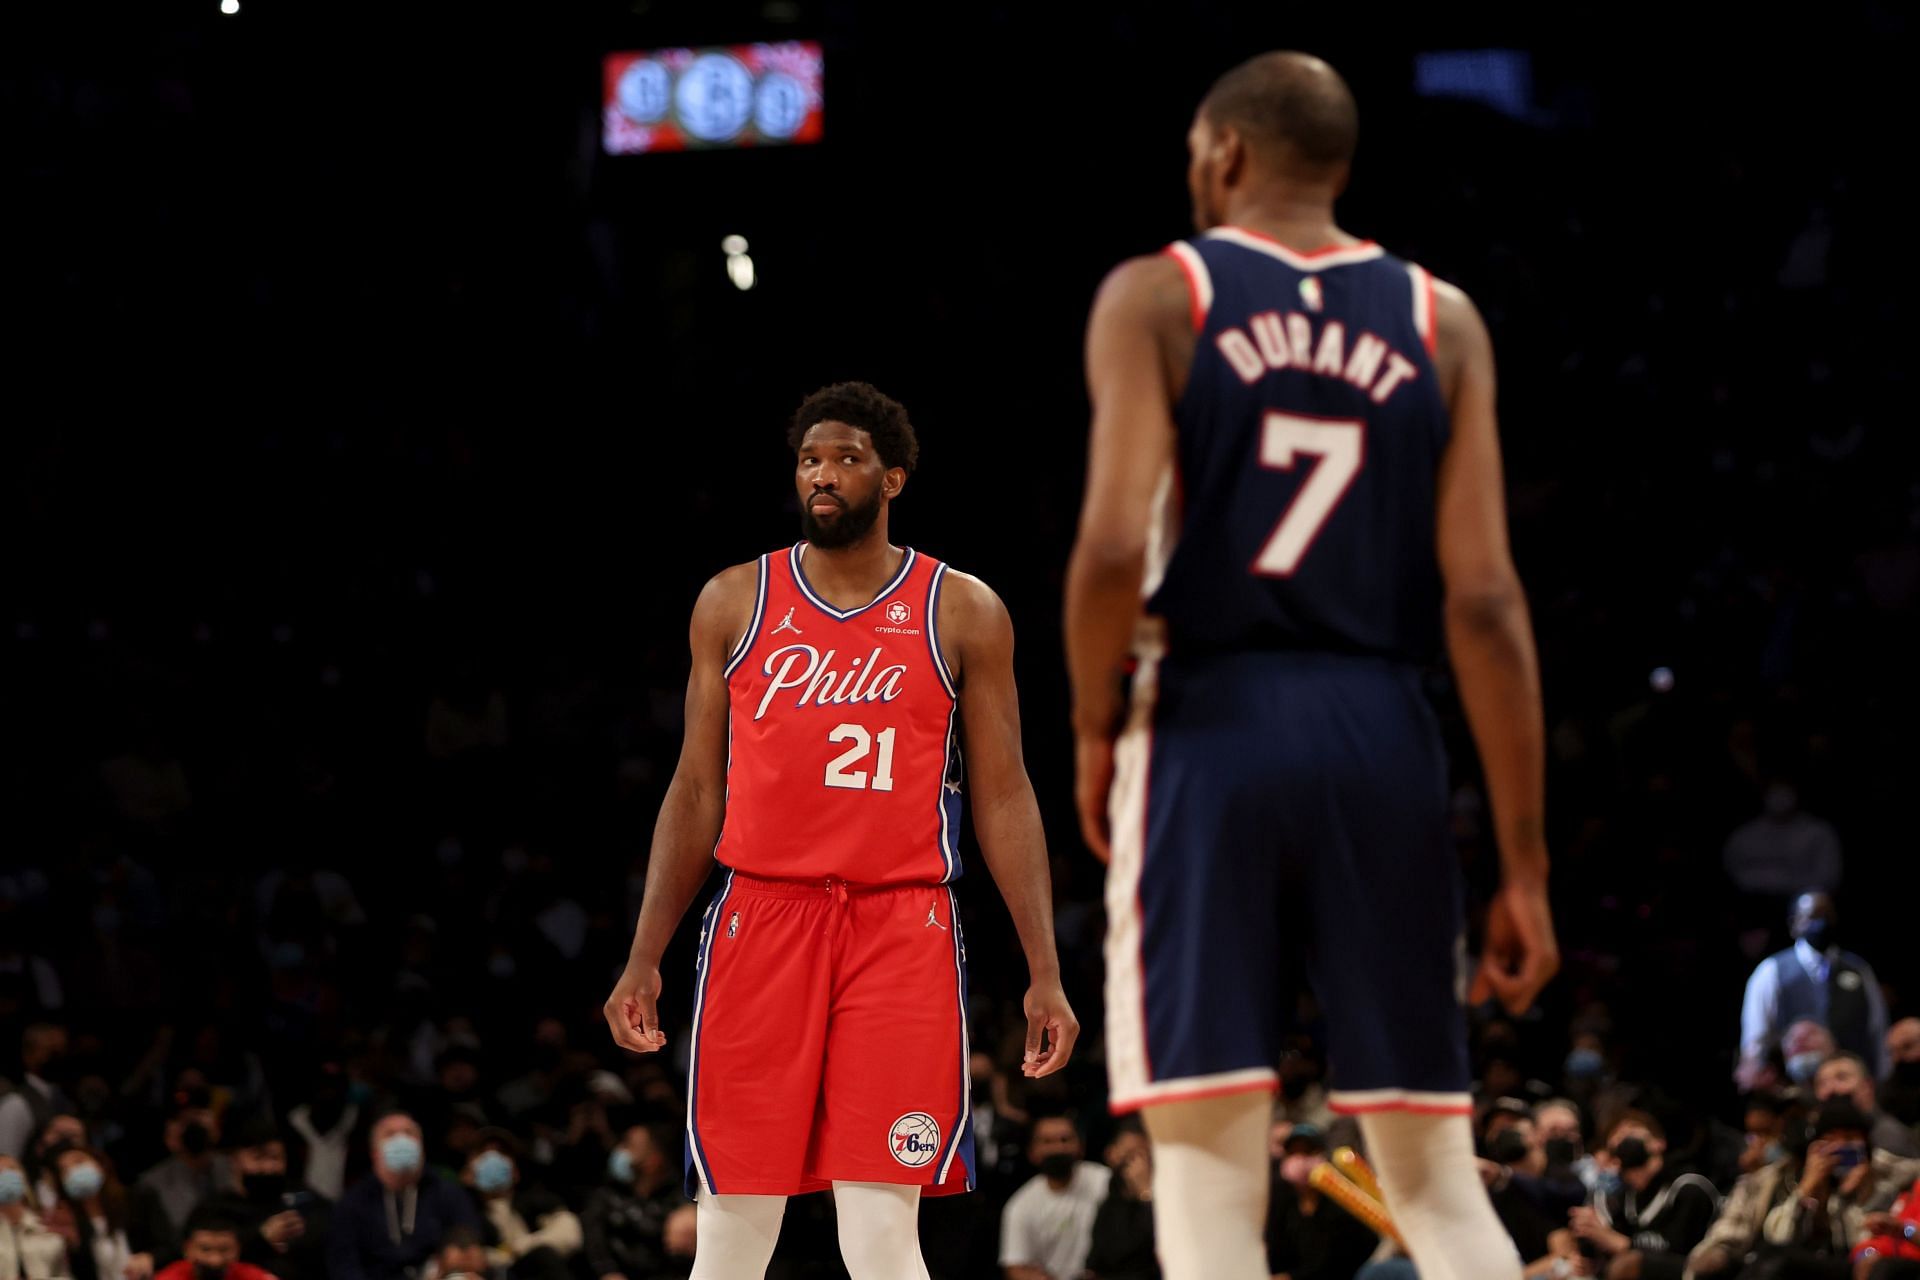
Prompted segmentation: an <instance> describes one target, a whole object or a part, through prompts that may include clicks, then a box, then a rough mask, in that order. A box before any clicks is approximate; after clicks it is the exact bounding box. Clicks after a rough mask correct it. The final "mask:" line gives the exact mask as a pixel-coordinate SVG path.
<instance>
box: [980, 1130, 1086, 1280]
mask: <svg viewBox="0 0 1920 1280" xmlns="http://www.w3.org/2000/svg"><path fill="white" fill-rule="evenodd" d="M1084 1151H1085V1147H1084V1146H1083V1145H1082V1143H1081V1140H1080V1130H1079V1128H1078V1127H1077V1126H1076V1125H1075V1123H1074V1119H1073V1117H1072V1116H1070V1115H1055V1116H1042V1117H1040V1118H1039V1119H1037V1120H1035V1121H1034V1122H1033V1136H1032V1137H1031V1138H1030V1139H1029V1140H1028V1143H1027V1158H1028V1159H1030V1160H1031V1161H1033V1163H1034V1164H1035V1165H1037V1166H1038V1167H1039V1169H1040V1172H1039V1173H1038V1174H1037V1175H1035V1176H1034V1177H1033V1178H1032V1179H1031V1180H1030V1181H1028V1183H1027V1184H1026V1185H1025V1186H1024V1187H1021V1188H1020V1189H1019V1190H1018V1191H1016V1192H1014V1193H1013V1197H1012V1198H1011V1199H1010V1200H1008V1201H1007V1207H1006V1210H1005V1212H1004V1213H1003V1214H1002V1215H1001V1218H1000V1266H1001V1268H1002V1269H1003V1271H1004V1272H1005V1275H1006V1280H1079V1277H1080V1273H1081V1272H1082V1271H1083V1270H1085V1269H1086V1265H1087V1253H1088V1251H1089V1250H1090V1249H1091V1248H1092V1247H1093V1219H1094V1217H1095V1216H1096V1215H1097V1214H1098V1213H1099V1212H1100V1204H1101V1202H1102V1201H1104V1200H1105V1199H1106V1198H1107V1188H1108V1183H1109V1182H1110V1181H1111V1179H1112V1173H1111V1171H1110V1170H1108V1169H1107V1168H1105V1167H1104V1166H1102V1165H1097V1164H1091V1163H1089V1162H1087V1161H1085V1160H1082V1159H1081V1158H1080V1157H1081V1155H1082V1153H1083V1152H1084Z"/></svg>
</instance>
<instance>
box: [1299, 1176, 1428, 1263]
mask: <svg viewBox="0 0 1920 1280" xmlns="http://www.w3.org/2000/svg"><path fill="white" fill-rule="evenodd" d="M1307 1184H1308V1185H1309V1186H1311V1187H1312V1188H1313V1189H1314V1190H1315V1191H1318V1192H1319V1193H1320V1194H1321V1195H1323V1196H1325V1197H1326V1198H1327V1199H1329V1200H1331V1201H1333V1202H1334V1203H1335V1204H1337V1205H1339V1206H1340V1207H1341V1208H1342V1209H1345V1210H1346V1211H1347V1212H1348V1213H1350V1214H1352V1215H1353V1216H1354V1217H1355V1218H1356V1219H1358V1220H1359V1222H1360V1223H1361V1225H1363V1226H1365V1227H1367V1228H1369V1229H1370V1230H1371V1231H1372V1232H1373V1233H1374V1234H1375V1235H1379V1236H1385V1237H1386V1238H1387V1239H1389V1240H1391V1241H1393V1242H1394V1243H1395V1244H1397V1245H1402V1246H1404V1245H1405V1244H1406V1241H1405V1240H1402V1239H1401V1238H1400V1232H1399V1231H1398V1230H1396V1229H1395V1228H1394V1225H1393V1219H1392V1218H1390V1217H1388V1216H1387V1210H1386V1206H1384V1205H1382V1204H1381V1203H1380V1202H1379V1201H1378V1200H1375V1199H1374V1198H1373V1197H1372V1196H1370V1195H1368V1194H1367V1193H1366V1192H1364V1191H1362V1190H1361V1189H1360V1188H1359V1187H1357V1186H1355V1185H1354V1184H1353V1183H1351V1182H1348V1181H1347V1180H1346V1179H1345V1178H1344V1177H1342V1176H1341V1175H1340V1173H1339V1171H1338V1170H1336V1169H1335V1168H1334V1167H1333V1166H1332V1165H1330V1164H1322V1165H1315V1166H1314V1170H1313V1172H1312V1173H1311V1174H1309V1175H1308V1176H1307Z"/></svg>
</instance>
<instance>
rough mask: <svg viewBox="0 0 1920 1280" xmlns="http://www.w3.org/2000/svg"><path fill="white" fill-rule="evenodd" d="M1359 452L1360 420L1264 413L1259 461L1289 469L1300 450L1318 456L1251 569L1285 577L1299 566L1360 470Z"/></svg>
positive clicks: (1363, 442) (1363, 440) (1361, 443)
mask: <svg viewBox="0 0 1920 1280" xmlns="http://www.w3.org/2000/svg"><path fill="white" fill-rule="evenodd" d="M1365 453H1366V424H1364V423H1362V422H1359V421H1356V420H1352V419H1329V418H1303V417H1299V416H1298V415H1296V414H1291V413H1269V414H1267V416H1266V418H1265V419H1263V420H1262V422H1261V424H1260V465H1261V466H1263V467H1268V468H1271V469H1273V470H1276V471H1291V470H1293V467H1294V464H1295V462H1296V461H1297V460H1298V459H1299V457H1300V455H1301V454H1306V455H1308V456H1310V457H1315V458H1318V459H1319V460H1320V461H1319V465H1317V466H1315V467H1314V469H1313V473H1312V474H1311V475H1309V476H1308V477H1307V480H1306V483H1305V484H1303V485H1301V486H1300V491H1299V492H1298V493H1297V494H1295V495H1294V499H1293V502H1292V504H1291V505H1290V506H1288V507H1287V510H1286V512H1285V514H1283V515H1282V516H1281V517H1280V523H1279V524H1278V525H1276V526H1274V530H1273V536H1272V537H1270V538H1268V539H1267V544H1266V546H1264V547H1262V548H1261V549H1260V555H1259V558H1258V559H1256V560H1255V561H1254V562H1253V571H1254V572H1255V573H1257V574H1261V575H1262V576H1265V577H1272V578H1285V577H1289V576H1291V575H1292V573H1293V571H1294V570H1295V569H1297V568H1299V567H1300V561H1301V559H1302V558H1303V557H1305V556H1306V554H1307V549H1308V548H1309V547H1311V546H1312V545H1313V540H1314V538H1316V537H1317V536H1319V533H1320V529H1321V527H1322V526H1324V525H1325V524H1326V523H1327V518H1328V517H1329V516H1331V515H1332V514H1333V509H1334V508H1335V507H1336V506H1338V505H1340V499H1341V498H1343V497H1345V496H1346V492H1347V486H1348V485H1350V484H1352V483H1353V478H1354V477H1355V476H1356V475H1358V474H1360V463H1361V460H1362V458H1363V457H1364V456H1365Z"/></svg>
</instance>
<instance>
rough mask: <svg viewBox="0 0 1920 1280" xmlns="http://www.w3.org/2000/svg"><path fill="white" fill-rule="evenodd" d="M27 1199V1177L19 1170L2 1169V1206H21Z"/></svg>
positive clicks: (0, 1197)
mask: <svg viewBox="0 0 1920 1280" xmlns="http://www.w3.org/2000/svg"><path fill="white" fill-rule="evenodd" d="M26 1198H27V1175H26V1174H24V1173H21V1172H20V1171H19V1170H18V1169H0V1204H19V1203H20V1202H21V1201H22V1200H25V1199H26Z"/></svg>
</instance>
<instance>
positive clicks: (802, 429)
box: [787, 382, 920, 475]
mask: <svg viewBox="0 0 1920 1280" xmlns="http://www.w3.org/2000/svg"><path fill="white" fill-rule="evenodd" d="M827 421H833V422H844V423H846V424H847V425H848V426H850V427H858V428H859V429H860V430H862V431H864V432H866V433H867V434H868V435H869V436H871V437H872V438H873V448H874V452H876V453H878V454H879V455H880V461H881V463H882V464H884V465H885V466H886V467H887V468H888V469H892V468H894V467H899V468H900V469H901V470H903V471H905V472H907V474H909V475H911V474H913V469H914V467H916V466H918V465H919V463H920V441H919V440H918V439H917V438H916V437H915V436H914V434H913V424H912V423H911V422H909V421H907V411H906V408H905V406H903V405H902V404H901V403H900V402H899V401H898V400H895V399H893V398H892V397H891V396H888V395H886V394H885V393H884V392H882V391H881V390H880V389H879V388H878V387H875V386H874V385H873V384H871V383H867V382H836V383H834V384H833V385H832V386H830V387H822V388H820V389H819V390H818V391H816V392H814V393H813V394H812V395H810V396H808V397H807V398H806V399H805V400H802V401H801V402H800V407H799V408H798V409H795V410H794V411H793V421H792V422H790V423H789V424H788V425H787V444H788V446H789V447H791V448H793V449H795V450H798V449H799V448H800V442H801V440H803V439H805V438H806V434H807V432H808V430H809V429H811V428H812V427H814V426H816V425H817V424H819V423H822V422H827Z"/></svg>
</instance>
